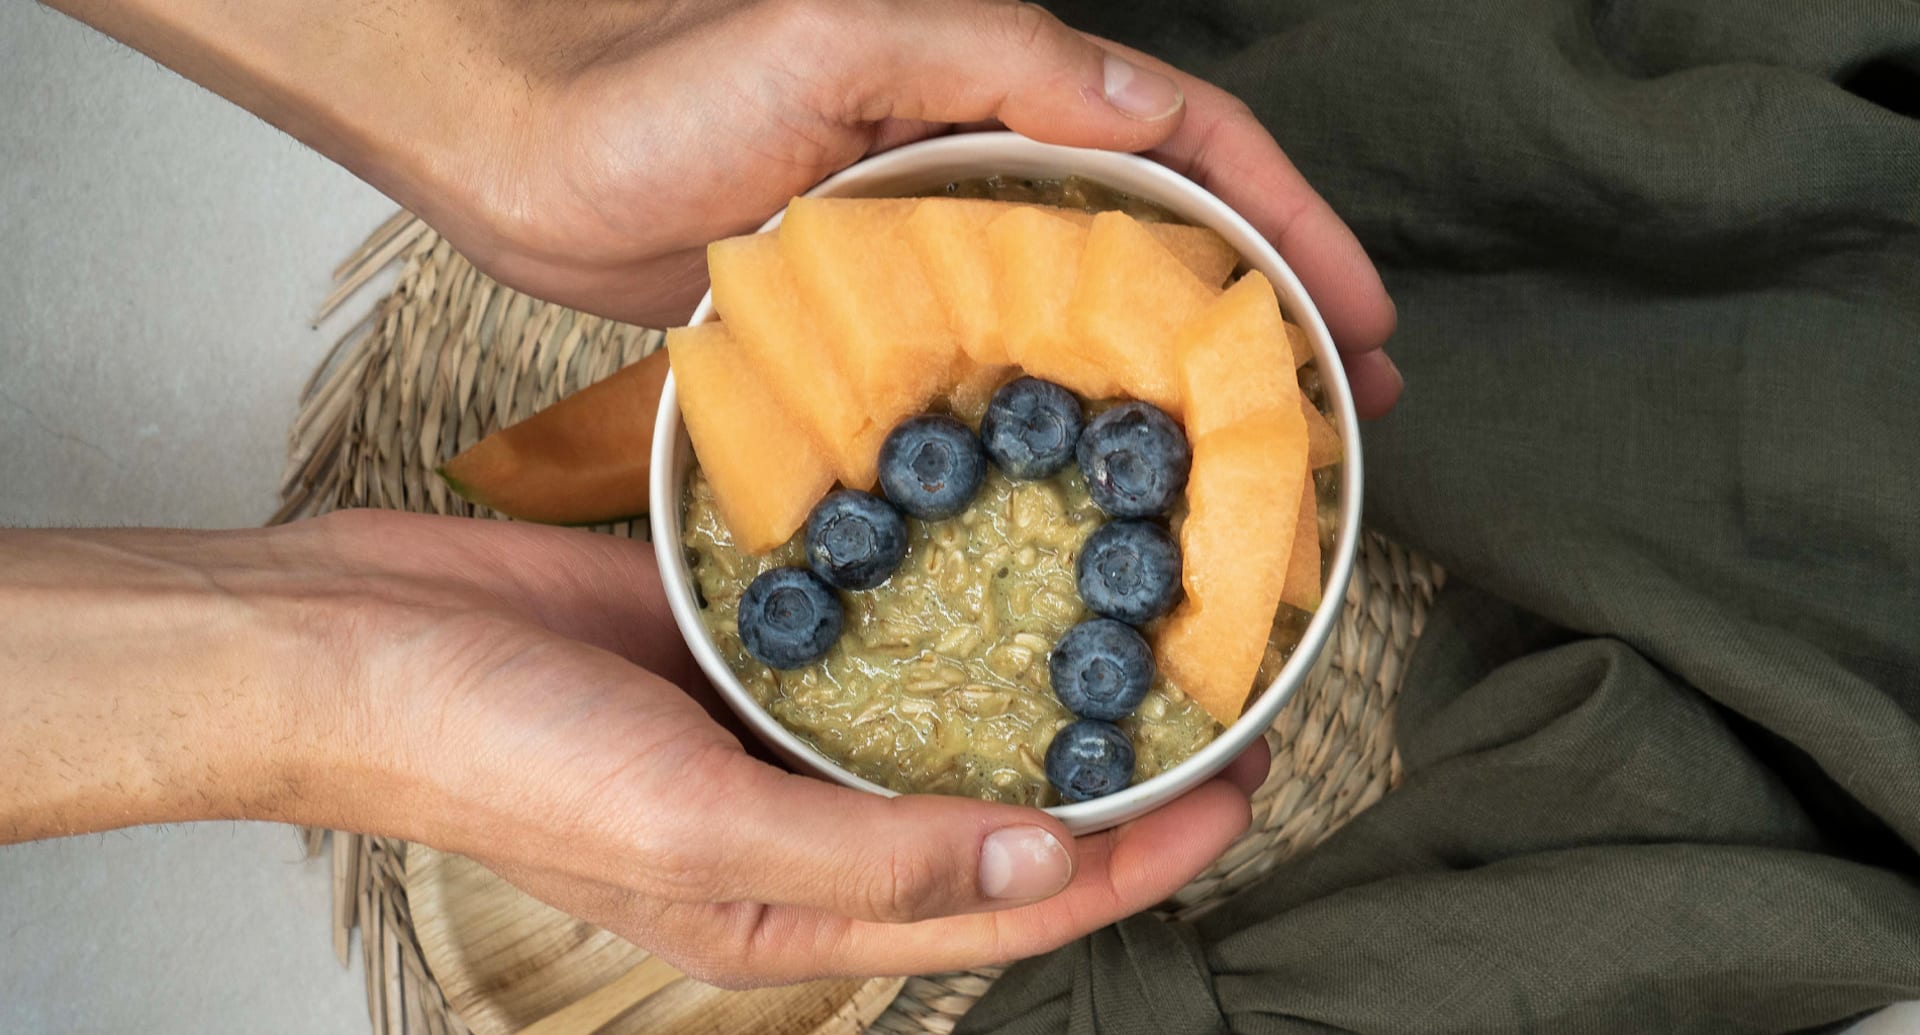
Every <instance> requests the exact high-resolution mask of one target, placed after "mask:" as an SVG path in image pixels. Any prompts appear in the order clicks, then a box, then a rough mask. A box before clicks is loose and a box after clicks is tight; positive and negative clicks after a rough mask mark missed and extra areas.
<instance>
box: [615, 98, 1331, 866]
mask: <svg viewBox="0 0 1920 1035" xmlns="http://www.w3.org/2000/svg"><path fill="white" fill-rule="evenodd" d="M949 157H951V158H952V159H954V161H953V162H952V163H951V164H953V165H963V164H967V165H979V164H981V161H982V158H983V157H989V158H992V159H998V160H1002V161H1007V162H1018V163H1023V164H1027V165H1030V166H1045V167H1051V168H1058V169H1060V170H1062V172H1061V174H1062V175H1065V174H1078V175H1082V176H1086V177H1087V178H1089V179H1092V180H1095V181H1101V180H1102V177H1101V175H1100V172H1101V171H1102V170H1106V171H1112V170H1118V169H1123V168H1124V169H1126V170H1127V174H1126V175H1128V176H1130V177H1137V178H1141V179H1144V180H1146V181H1148V182H1150V183H1151V184H1152V186H1153V188H1154V190H1155V193H1154V194H1152V195H1150V196H1147V200H1150V201H1154V202H1156V203H1159V204H1162V205H1168V207H1171V208H1174V209H1175V210H1176V211H1178V212H1179V214H1181V215H1182V216H1183V217H1186V218H1187V219H1188V220H1189V221H1190V222H1193V223H1194V224H1196V225H1200V226H1206V227H1209V228H1211V229H1214V230H1215V231H1217V232H1220V233H1221V234H1222V235H1223V236H1226V237H1227V238H1228V240H1229V241H1230V242H1234V241H1236V239H1237V240H1238V241H1239V242H1244V243H1245V244H1246V245H1250V246H1251V248H1249V247H1245V246H1242V244H1240V243H1236V246H1235V251H1236V252H1238V253H1240V257H1241V260H1242V262H1243V263H1244V264H1245V265H1246V266H1248V267H1250V268H1253V269H1258V270H1260V271H1261V272H1263V273H1265V274H1266V276H1267V277H1268V279H1269V280H1270V281H1272V282H1273V285H1274V288H1275V290H1276V292H1277V293H1278V295H1279V296H1280V299H1281V301H1282V303H1283V306H1284V308H1285V310H1286V313H1287V315H1288V316H1289V317H1290V318H1291V319H1292V320H1293V321H1294V322H1295V323H1296V324H1298V325H1300V327H1301V328H1302V329H1303V330H1305V331H1306V333H1307V337H1308V339H1309V341H1310V342H1311V343H1312V345H1313V350H1314V359H1315V362H1317V363H1318V364H1319V372H1320V376H1321V382H1322V384H1323V385H1324V386H1325V388H1326V390H1327V394H1328V400H1329V402H1330V403H1331V404H1332V407H1333V410H1334V414H1333V416H1334V423H1335V425H1336V427H1337V428H1338V430H1339V432H1340V438H1341V441H1342V444H1343V447H1344V456H1343V457H1342V466H1341V474H1340V507H1339V510H1340V526H1339V528H1338V529H1337V530H1336V533H1335V537H1334V547H1333V563H1332V564H1331V566H1330V567H1329V569H1328V572H1327V579H1326V583H1325V585H1324V587H1323V589H1324V595H1323V597H1322V600H1321V604H1320V607H1319V609H1318V610H1316V611H1315V612H1314V614H1313V617H1312V619H1311V620H1310V621H1309V622H1308V624H1307V629H1306V631H1305V632H1304V633H1303V634H1302V635H1301V638H1300V643H1299V644H1298V645H1297V646H1296V647H1295V649H1294V651H1293V654H1292V656H1291V657H1289V658H1288V659H1287V662H1286V664H1285V665H1284V666H1283V667H1282V668H1281V670H1280V673H1279V674H1278V675H1277V676H1276V677H1275V678H1274V679H1273V681H1272V682H1270V683H1269V684H1267V685H1266V686H1265V687H1263V688H1260V689H1258V690H1257V692H1256V693H1255V695H1254V698H1253V700H1252V702H1251V703H1250V704H1248V705H1247V707H1246V709H1245V710H1244V711H1243V712H1242V713H1241V715H1240V717H1239V718H1238V719H1236V720H1235V721H1234V722H1233V723H1232V724H1231V725H1229V726H1226V727H1225V728H1224V729H1222V731H1221V732H1220V734H1219V735H1218V736H1216V737H1214V739H1213V740H1212V741H1210V742H1209V743H1207V744H1206V745H1205V746H1204V747H1202V748H1201V749H1200V750H1199V751H1196V752H1195V753H1194V754H1193V755H1191V756H1189V757H1188V758H1187V759H1185V760H1184V761H1182V762H1180V763H1179V764H1178V765H1175V766H1173V767H1172V768H1170V769H1168V770H1166V771H1165V772H1162V773H1160V774H1158V775H1156V776H1153V777H1151V778H1149V779H1147V780H1144V781H1142V782H1140V783H1138V784H1134V785H1132V786H1130V787H1128V788H1127V789H1126V790H1124V791H1120V792H1118V793H1116V794H1111V795H1107V796H1105V797H1102V798H1095V799H1092V800H1090V801H1085V802H1078V803H1074V804H1070V805H1054V806H1049V807H1047V808H1046V809H1045V810H1044V811H1046V812H1047V813H1048V814H1050V815H1053V816H1055V817H1057V818H1058V819H1060V820H1061V821H1062V822H1063V823H1065V824H1066V825H1067V826H1068V827H1069V829H1070V830H1073V832H1075V833H1076V834H1078V833H1087V832H1091V831H1094V830H1099V829H1103V828H1105V827H1107V826H1111V825H1113V824H1115V823H1118V822H1121V821H1123V820H1125V819H1128V818H1131V817H1134V816H1138V815H1142V814H1144V813H1145V812H1148V811H1151V810H1152V809H1154V808H1157V807H1159V806H1160V805H1161V804H1164V803H1165V802H1167V801H1170V800H1172V799H1173V798H1175V797H1178V796H1179V795H1180V794H1181V793H1184V792H1185V791H1186V790H1189V789H1191V788H1193V787H1196V786H1198V785H1199V784H1200V783H1202V782H1204V780H1205V779H1207V778H1210V777H1211V776H1213V775H1215V774H1217V773H1219V772H1220V770H1222V769H1224V768H1225V767H1226V765H1227V764H1228V763H1229V762H1231V761H1232V760H1233V758H1234V757H1236V756H1238V755H1239V753H1240V752H1241V751H1243V750H1245V749H1246V748H1247V747H1249V746H1251V745H1252V743H1253V742H1254V741H1255V740H1257V739H1260V738H1261V736H1262V735H1263V734H1264V733H1265V732H1266V730H1267V729H1268V728H1269V727H1270V726H1271V725H1272V724H1273V721H1274V719H1275V718H1276V717H1277V716H1278V715H1279V713H1280V710H1281V709H1282V708H1284V707H1285V706H1286V703H1287V701H1288V700H1290V699H1291V698H1292V696H1293V694H1294V692H1295V691H1297V690H1298V689H1299V688H1300V686H1301V685H1303V684H1304V683H1305V682H1306V679H1307V676H1308V674H1309V673H1310V672H1311V671H1312V670H1313V668H1314V667H1315V664H1316V663H1317V661H1318V660H1319V658H1320V656H1321V654H1322V653H1323V652H1324V650H1325V649H1326V645H1327V643H1328V641H1329V639H1330V638H1331V636H1332V632H1333V628H1334V625H1335V623H1336V622H1337V621H1338V620H1339V618H1340V613H1341V611H1342V610H1343V608H1344V607H1345V601H1346V596H1347V593H1346V589H1347V584H1348V582H1349V580H1350V579H1351V577H1352V573H1353V567H1354V563H1355V558H1356V555H1357V553H1358V548H1359V540H1360V534H1361V527H1360V517H1361V485H1362V475H1363V468H1362V458H1361V449H1360V436H1359V421H1358V417H1357V415H1356V413H1355V411H1354V408H1353V393H1352V389H1351V387H1350V386H1349V384H1348V383H1347V377H1346V372H1345V369H1344V368H1343V367H1342V365H1341V363H1340V358H1339V353H1338V351H1337V349H1336V348H1335V347H1334V344H1333V340H1332V337H1331V336H1330V334H1329V333H1328V331H1327V328H1326V324H1325V322H1324V321H1323V320H1322V319H1321V316H1320V311H1319V308H1318V307H1317V306H1316V305H1315V304H1314V302H1313V300H1312V298H1311V297H1310V296H1308V294H1307V292H1306V289H1305V287H1304V286H1303V285H1302V284H1301V283H1300V281H1299V278H1298V277H1297V276H1295V274H1294V272H1293V270H1292V268H1291V267H1289V266H1288V265H1287V263H1286V261H1285V260H1284V259H1283V258H1282V257H1281V256H1280V254H1279V252H1278V251H1277V250H1276V249H1275V248H1274V247H1273V245H1272V243H1271V242H1270V241H1268V240H1267V239H1266V238H1265V236H1263V235H1262V234H1260V233H1259V232H1258V231H1256V230H1255V229H1254V228H1253V227H1252V226H1251V225H1250V224H1249V223H1248V222H1247V221H1246V220H1245V218H1244V217H1242V216H1241V215H1240V214H1239V213H1237V212H1235V211H1234V210H1233V209H1232V208H1231V207H1230V206H1228V205H1227V204H1226V203H1225V202H1223V201H1221V200H1220V199H1219V198H1218V197H1216V196H1215V195H1214V194H1213V193H1212V192H1210V191H1208V190H1206V189H1205V188H1203V187H1201V186H1200V185H1199V184H1197V183H1194V182H1193V181H1192V180H1190V179H1188V178H1187V177H1185V176H1183V175H1181V174H1180V173H1178V172H1176V171H1174V170H1173V169H1170V168H1168V167H1166V166H1164V165H1161V164H1159V163H1157V162H1153V161H1151V160H1149V159H1147V158H1144V157H1141V156H1139V155H1133V154H1127V153H1124V152H1115V151H1099V150H1092V149H1086V148H1074V147H1064V146H1061V145H1056V144H1044V143H1040V142H1038V141H1035V140H1031V139H1029V138H1027V137H1023V136H1020V135H1019V134H1017V133H1011V132H982V133H965V134H956V135H951V136H943V137H936V138H933V139H931V140H925V141H920V142H918V143H913V144H908V145H905V146H903V147H899V148H895V149H893V150H890V151H886V152H882V153H880V154H878V155H874V156H872V157H870V158H867V159H864V160H862V161H860V162H858V163H856V164H854V165H852V166H849V167H848V168H846V169H844V170H842V171H840V172H839V173H836V174H834V175H833V176H830V177H828V178H827V179H825V180H822V181H821V182H820V183H819V184H818V185H816V186H815V187H813V189H811V190H809V191H807V192H806V194H805V196H807V197H818V196H829V197H833V196H862V195H859V194H857V193H855V192H853V191H849V190H847V189H846V188H847V185H848V184H856V185H857V184H862V183H869V182H872V181H874V180H879V179H883V178H884V177H885V176H886V175H888V174H889V173H893V172H895V171H896V170H899V169H901V168H905V167H910V166H914V165H920V164H938V160H939V159H943V158H949ZM962 159H964V161H961V160H962ZM1125 189H1126V190H1127V191H1128V192H1129V193H1133V194H1136V195H1141V194H1143V192H1142V191H1140V190H1139V189H1138V188H1125ZM864 196H882V195H877V194H867V195H864ZM1174 196H1177V197H1178V202H1177V203H1175V204H1171V205H1169V198H1170V197H1174ZM1196 212H1197V213H1199V215H1197V216H1196V215H1195V214H1194V213H1196ZM785 214H786V210H785V209H784V208H783V209H782V210H781V211H780V212H778V213H776V214H774V216H773V217H772V218H770V219H768V220H767V221H766V223H764V224H763V225H762V226H761V227H760V231H759V232H766V231H769V230H773V229H775V228H776V227H778V226H779V225H780V221H781V219H782V218H783V217H784V216H785ZM713 315H714V311H713V294H712V292H711V291H708V292H707V294H706V295H705V296H704V297H703V298H702V299H701V300H700V305H699V307H698V308H697V309H696V310H695V311H694V314H693V317H692V319H691V320H690V321H689V323H691V324H700V323H705V322H707V321H708V320H710V319H713ZM684 437H685V428H684V425H683V423H682V422H681V419H680V406H679V392H678V388H677V386H676V384H675V382H674V378H673V375H672V373H671V372H669V373H668V375H667V379H666V382H665V384H664V386H663V387H662V390H661V394H660V407H659V413H658V415H657V417H656V422H655V427H654V438H653V446H652V456H651V458H650V460H651V474H650V486H649V492H648V496H649V518H648V521H649V527H650V531H651V534H652V537H653V546H654V553H655V556H656V557H657V559H658V562H659V569H660V578H661V581H662V584H663V585H664V586H665V588H666V592H667V597H668V603H669V607H670V609H671V611H672V612H673V617H674V622H675V624H676V625H677V626H678V627H679V630H680V634H681V637H682V639H684V640H685V641H686V643H687V647H688V649H689V650H690V651H692V652H693V655H694V658H695V659H696V660H697V661H698V662H699V664H700V667H701V669H702V671H704V672H705V673H706V675H707V678H708V679H709V680H711V681H712V682H713V684H714V686H715V688H716V689H717V690H719V692H720V694H721V696H722V697H723V698H725V699H726V701H727V703H728V706H729V707H731V708H732V709H733V711H734V712H735V713H736V714H738V715H739V716H740V718H741V721H743V722H745V723H746V724H747V725H748V726H749V727H750V728H751V729H752V730H753V731H754V733H755V734H756V735H757V736H759V737H761V738H762V739H763V740H765V741H767V742H768V743H769V744H770V745H772V746H773V747H774V748H775V749H776V750H777V751H779V752H780V753H782V754H784V755H786V756H787V757H788V758H789V759H790V760H794V761H798V762H800V763H803V764H804V765H805V766H806V767H807V768H809V769H811V770H812V771H813V772H814V773H815V774H816V775H819V776H822V777H825V778H827V779H830V780H833V781H834V782H837V783H839V784H841V785H843V786H847V787H852V788H856V789H859V790H864V791H868V792H871V793H874V794H879V795H882V796H885V797H895V796H897V795H899V794H900V792H898V791H894V790H892V789H890V788H887V787H883V786H881V785H879V784H877V783H874V782H872V781H870V780H867V779H865V778H863V777H860V776H858V775H856V774H854V773H852V772H851V771H849V770H847V769H844V768H842V767H841V766H840V765H839V764H838V763H837V762H835V761H834V760H833V759H831V758H829V757H827V756H826V755H825V754H824V753H822V752H821V751H819V750H818V749H817V748H815V747H813V746H812V745H811V744H808V743H807V742H806V741H805V740H804V739H802V738H801V737H800V736H799V735H798V734H796V733H794V732H793V731H792V730H790V729H788V728H787V727H786V726H785V725H783V724H782V723H781V722H780V721H779V720H778V719H775V718H774V717H773V714H772V713H771V712H770V711H768V710H767V709H766V708H765V707H763V706H762V705H761V704H760V703H759V701H757V700H755V699H754V697H753V695H752V694H751V693H750V692H749V691H748V690H747V689H746V687H745V686H744V685H742V684H741V682H740V680H739V678H738V677H737V676H735V675H734V674H733V672H732V670H731V669H730V668H728V666H727V664H726V660H725V659H724V658H722V657H721V656H720V653H719V650H718V649H717V648H716V647H715V646H714V643H713V639H712V637H711V636H710V635H709V634H708V633H707V630H706V625H705V623H704V622H702V621H701V618H700V609H699V607H698V604H697V602H696V600H695V599H694V593H693V590H692V586H691V575H690V570H689V567H688V565H687V563H686V551H685V550H684V549H682V548H681V547H680V543H679V531H680V526H681V520H680V509H681V507H680V500H681V493H682V485H683V483H684V474H685V472H684V471H680V470H676V468H678V467H679V466H680V465H679V463H678V460H679V454H680V451H681V450H680V446H681V443H682V441H683V439H684ZM688 452H689V454H690V448H689V450H688Z"/></svg>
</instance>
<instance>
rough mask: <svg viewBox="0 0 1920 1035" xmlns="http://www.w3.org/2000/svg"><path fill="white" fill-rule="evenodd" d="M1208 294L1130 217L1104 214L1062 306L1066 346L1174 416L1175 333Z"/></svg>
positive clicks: (1090, 233)
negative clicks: (1070, 295) (1069, 296)
mask: <svg viewBox="0 0 1920 1035" xmlns="http://www.w3.org/2000/svg"><path fill="white" fill-rule="evenodd" d="M1213 296H1214V292H1212V291H1211V290H1209V289H1208V287H1207V285H1205V284H1203V283H1201V282H1200V279H1199V278H1198V277H1195V276H1194V275H1193V271H1192V270H1189V269H1188V268H1187V267H1185V266H1183V265H1181V264H1180V260H1179V259H1177V258H1175V257H1174V255H1173V253H1172V252H1170V251H1168V250H1167V248H1166V246H1165V245H1163V244H1161V243H1160V242H1159V241H1158V240H1156V239H1155V238H1154V236H1153V234H1152V233H1150V232H1148V230H1147V228H1146V227H1144V226H1142V225H1141V224H1140V223H1139V222H1137V221H1136V220H1134V218H1133V217H1132V216H1129V215H1127V214H1126V213H1124V212H1102V213H1100V214H1099V215H1097V216H1095V217H1093V226H1092V227H1090V228H1089V229H1088V230H1087V247H1086V254H1085V256H1084V257H1083V258H1082V259H1081V260H1080V276H1079V279H1078V281H1077V282H1076V283H1075V285H1074V289H1073V301H1072V302H1071V303H1070V304H1069V306H1068V308H1067V329H1068V334H1069V338H1068V342H1069V348H1070V349H1072V350H1073V351H1074V352H1075V353H1077V354H1078V355H1079V356H1080V357H1081V358H1083V359H1085V360H1087V361H1088V362H1090V363H1092V364H1094V365H1096V366H1098V367H1100V368H1101V369H1103V370H1106V371H1108V372H1110V373H1111V374H1112V375H1113V376H1114V379H1115V380H1116V381H1117V382H1119V385H1120V388H1121V390H1122V391H1123V392H1125V393H1126V394H1127V395H1129V396H1132V397H1133V398H1135V399H1144V400H1146V401H1147V402H1150V403H1153V404H1154V405H1155V406H1158V407H1160V408H1161V409H1163V410H1166V411H1167V412H1168V413H1171V414H1174V415H1175V416H1176V417H1177V416H1179V414H1180V409H1181V405H1182V403H1183V401H1184V400H1183V399H1182V393H1181V390H1180V377H1179V370H1178V365H1177V364H1176V363H1175V362H1174V355H1173V339H1174V335H1175V334H1176V333H1178V332H1179V330H1180V328H1181V327H1183V326H1185V325H1186V324H1188V323H1190V322H1192V321H1193V320H1194V319H1195V318H1197V317H1198V316H1199V315H1200V313H1201V312H1202V311H1204V310H1205V309H1206V307H1207V303H1208V302H1209V301H1211V300H1212V298H1213Z"/></svg>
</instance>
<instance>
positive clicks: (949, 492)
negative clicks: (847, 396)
mask: <svg viewBox="0 0 1920 1035" xmlns="http://www.w3.org/2000/svg"><path fill="white" fill-rule="evenodd" d="M986 476H987V458H986V453H985V452H984V451H982V449H981V448H980V440H979V439H978V438H975V437H974V434H973V432H972V431H970V430H969V429H968V428H967V426H966V425H965V424H962V423H960V422H959V421H957V420H954V419H953V418H952V417H946V416H939V415H930V416H923V417H914V418H912V419H910V420H906V421H902V422H901V423H900V426H898V427H896V428H894V429H893V431H892V433H890V434H889V435H887V440H886V441H885V442H884V443H882V444H881V446H880V488H881V490H882V491H884V492H885V493H886V494H887V499H889V500H892V501H893V505H894V506H896V507H899V508H900V509H901V510H904V511H906V512H907V513H908V514H911V515H913V516H914V517H917V518H920V519H922V520H925V521H937V520H940V519H942V518H950V517H953V516H954V515H956V514H958V513H960V512H961V511H963V510H965V509H967V504H968V503H971V502H973V497H974V494H975V493H977V492H979V491H980V483H981V482H982V481H983V480H985V478H986Z"/></svg>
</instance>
